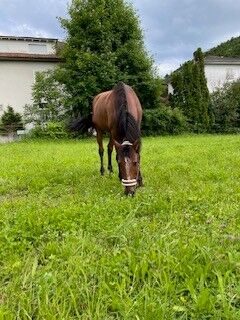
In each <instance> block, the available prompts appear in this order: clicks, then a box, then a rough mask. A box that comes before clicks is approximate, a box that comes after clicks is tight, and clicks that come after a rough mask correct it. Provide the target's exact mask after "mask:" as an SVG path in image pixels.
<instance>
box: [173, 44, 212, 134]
mask: <svg viewBox="0 0 240 320" xmlns="http://www.w3.org/2000/svg"><path fill="white" fill-rule="evenodd" d="M193 56H194V59H193V60H191V61H188V62H185V63H184V64H183V65H182V66H181V67H180V69H179V70H177V71H176V72H174V73H173V74H172V76H171V78H172V85H173V88H174V94H173V96H172V98H171V104H172V106H173V107H178V108H180V109H181V110H182V111H183V114H184V115H185V116H186V117H187V119H188V123H189V127H190V129H191V130H193V131H195V132H203V131H208V130H209V127H210V119H211V114H210V109H209V106H210V97H209V91H208V88H207V82H206V78H205V74H204V56H203V53H202V51H201V49H200V48H199V49H197V50H196V51H195V52H194V54H193Z"/></svg>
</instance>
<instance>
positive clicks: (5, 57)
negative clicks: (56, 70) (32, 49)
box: [0, 52, 62, 62]
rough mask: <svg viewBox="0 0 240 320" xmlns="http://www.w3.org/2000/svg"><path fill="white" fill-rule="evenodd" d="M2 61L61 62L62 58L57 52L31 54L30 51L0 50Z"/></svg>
mask: <svg viewBox="0 0 240 320" xmlns="http://www.w3.org/2000/svg"><path fill="white" fill-rule="evenodd" d="M0 61H45V62H60V61H62V59H61V58H59V57H58V56H57V55H55V54H29V53H8V52H0Z"/></svg>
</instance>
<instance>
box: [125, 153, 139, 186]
mask: <svg viewBox="0 0 240 320" xmlns="http://www.w3.org/2000/svg"><path fill="white" fill-rule="evenodd" d="M124 162H125V173H126V179H122V184H123V185H124V186H125V187H135V186H136V185H137V180H136V179H131V173H130V164H131V160H130V159H129V158H128V157H125V158H124Z"/></svg>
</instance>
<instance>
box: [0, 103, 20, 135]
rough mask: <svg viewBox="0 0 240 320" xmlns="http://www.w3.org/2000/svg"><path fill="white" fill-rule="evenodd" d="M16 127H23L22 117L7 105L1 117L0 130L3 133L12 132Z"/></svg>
mask: <svg viewBox="0 0 240 320" xmlns="http://www.w3.org/2000/svg"><path fill="white" fill-rule="evenodd" d="M18 129H23V123H22V117H21V115H20V114H19V113H18V112H15V111H14V110H13V108H12V107H10V106H8V108H7V110H6V111H4V113H3V115H2V117H1V131H2V132H3V133H14V132H16V131H17V130H18Z"/></svg>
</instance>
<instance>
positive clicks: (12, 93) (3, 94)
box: [0, 61, 57, 113]
mask: <svg viewBox="0 0 240 320" xmlns="http://www.w3.org/2000/svg"><path fill="white" fill-rule="evenodd" d="M56 65H57V63H56V62H30V61H0V112H2V111H3V110H4V109H6V107H7V105H11V106H12V107H13V108H14V110H15V111H18V112H20V113H22V112H23V108H24V106H25V104H26V103H31V102H32V100H31V99H32V86H33V84H34V80H35V73H36V72H37V71H46V70H49V69H53V68H54V67H55V66H56ZM1 110H2V111H1Z"/></svg>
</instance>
